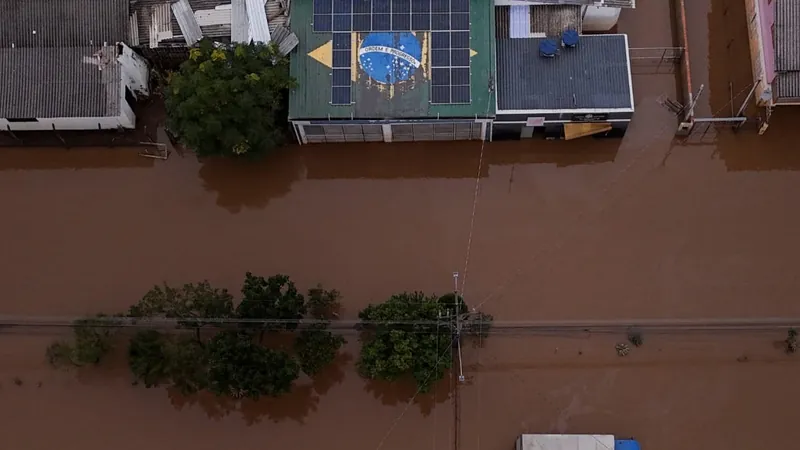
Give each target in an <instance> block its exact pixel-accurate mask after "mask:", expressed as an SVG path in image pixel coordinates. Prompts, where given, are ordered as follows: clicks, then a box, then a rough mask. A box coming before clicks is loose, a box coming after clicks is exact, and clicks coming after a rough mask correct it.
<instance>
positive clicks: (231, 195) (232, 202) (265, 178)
mask: <svg viewBox="0 0 800 450" xmlns="http://www.w3.org/2000/svg"><path fill="white" fill-rule="evenodd" d="M293 150H294V149H293V148H287V149H284V150H283V151H280V152H277V153H275V154H272V155H268V156H265V157H264V158H261V159H258V160H249V159H244V160H235V159H229V158H209V159H208V160H206V161H204V162H203V163H202V166H201V167H200V171H199V173H198V175H199V176H200V179H201V180H202V181H203V187H204V188H205V189H206V190H207V191H209V192H214V193H216V195H217V205H218V206H220V207H222V208H225V209H226V210H228V211H229V212H231V213H234V214H235V213H238V212H241V211H242V209H245V208H247V209H260V208H264V207H265V206H267V203H268V202H269V201H270V200H271V199H274V198H280V197H283V196H284V195H286V194H288V193H289V192H290V191H291V187H292V183H294V182H295V181H297V180H298V179H299V178H300V177H301V175H302V165H301V161H300V158H299V155H298V154H297V152H295V151H293Z"/></svg>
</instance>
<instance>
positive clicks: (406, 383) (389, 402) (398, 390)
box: [364, 371, 452, 416]
mask: <svg viewBox="0 0 800 450" xmlns="http://www.w3.org/2000/svg"><path fill="white" fill-rule="evenodd" d="M451 377H452V373H451V372H449V371H448V372H445V376H444V378H443V379H442V380H441V381H439V382H438V383H436V384H435V385H434V386H433V388H432V389H431V391H430V392H428V393H425V394H422V393H418V392H417V386H416V384H415V383H414V382H412V381H411V380H401V381H397V382H386V381H374V380H367V381H366V384H365V385H364V390H365V391H367V392H369V393H370V394H372V397H374V398H375V399H376V400H380V402H381V404H383V405H385V406H397V405H402V404H406V403H408V402H412V401H413V403H414V404H415V405H417V406H419V409H420V411H421V412H422V415H423V416H428V415H429V414H430V413H431V412H432V411H433V408H434V407H435V406H436V404H437V403H444V402H446V401H447V400H448V399H450V394H451V391H452V389H451V388H450V378H451Z"/></svg>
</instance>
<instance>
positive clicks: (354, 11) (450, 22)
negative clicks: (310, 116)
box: [313, 0, 488, 105]
mask: <svg viewBox="0 0 800 450" xmlns="http://www.w3.org/2000/svg"><path fill="white" fill-rule="evenodd" d="M487 1H488V0H487ZM469 3H470V0H314V18H313V27H314V31H315V32H320V33H333V41H334V42H333V44H334V45H333V74H332V77H331V79H332V83H331V86H332V91H331V92H332V94H331V97H332V98H331V103H332V104H334V105H349V104H351V99H352V97H351V87H350V86H351V84H350V81H349V80H351V79H352V73H351V69H350V68H351V61H350V58H351V57H352V48H351V40H350V35H349V33H351V32H408V31H430V32H431V55H430V68H431V90H430V100H431V103H439V104H448V103H470V102H471V96H470V89H469V87H470V45H469V44H470V34H469V27H470V23H469V13H470V7H469ZM337 43H338V44H337ZM345 53H346V55H345ZM345 75H347V78H345ZM345 80H347V84H346V86H345Z"/></svg>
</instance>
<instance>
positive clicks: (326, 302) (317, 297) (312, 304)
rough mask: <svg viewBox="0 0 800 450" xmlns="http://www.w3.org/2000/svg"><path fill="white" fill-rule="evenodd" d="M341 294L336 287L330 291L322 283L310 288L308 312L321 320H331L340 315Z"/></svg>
mask: <svg viewBox="0 0 800 450" xmlns="http://www.w3.org/2000/svg"><path fill="white" fill-rule="evenodd" d="M340 298H341V294H340V293H339V291H337V290H336V289H331V290H330V291H328V290H325V289H323V288H322V285H321V284H318V285H317V287H315V288H312V289H309V290H308V301H307V304H308V313H309V315H310V316H311V317H313V318H315V319H319V320H331V319H335V318H338V317H339V310H340V309H341V304H340V303H339V299H340Z"/></svg>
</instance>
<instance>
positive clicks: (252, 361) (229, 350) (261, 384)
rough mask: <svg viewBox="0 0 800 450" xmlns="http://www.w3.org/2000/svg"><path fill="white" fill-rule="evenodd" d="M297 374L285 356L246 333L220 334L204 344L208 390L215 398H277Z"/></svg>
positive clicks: (287, 389)
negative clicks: (206, 356)
mask: <svg viewBox="0 0 800 450" xmlns="http://www.w3.org/2000/svg"><path fill="white" fill-rule="evenodd" d="M299 374H300V367H299V366H298V365H297V362H295V360H294V359H292V357H291V356H289V354H288V353H286V352H282V351H278V350H272V349H268V348H266V347H263V346H261V345H259V344H258V343H256V342H254V341H253V338H252V336H251V335H250V334H248V333H242V332H236V331H222V332H220V333H218V334H217V335H216V336H215V337H214V338H213V339H211V341H209V343H208V377H209V386H208V389H209V390H210V391H211V392H214V393H216V394H217V395H228V396H231V397H233V398H245V397H247V398H251V399H258V398H259V397H262V396H270V397H277V396H279V395H281V394H285V393H287V392H289V391H290V390H291V389H292V383H294V380H296V379H297V377H298V376H299Z"/></svg>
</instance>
